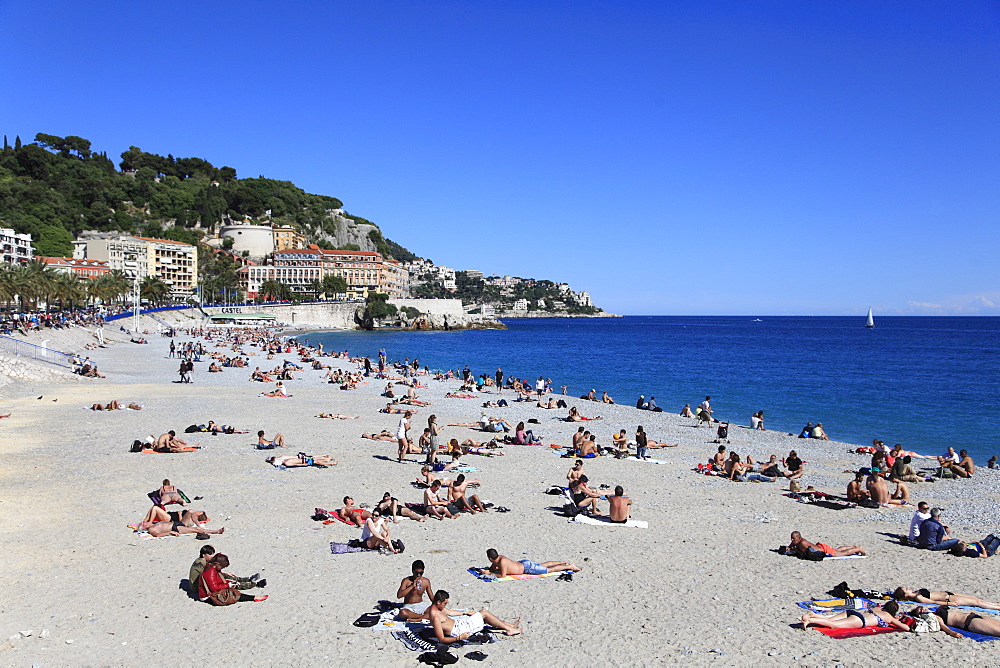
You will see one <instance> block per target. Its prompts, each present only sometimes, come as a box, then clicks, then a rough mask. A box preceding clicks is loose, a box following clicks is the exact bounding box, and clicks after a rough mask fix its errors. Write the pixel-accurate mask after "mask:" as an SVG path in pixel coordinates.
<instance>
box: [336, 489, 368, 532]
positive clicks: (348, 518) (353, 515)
mask: <svg viewBox="0 0 1000 668" xmlns="http://www.w3.org/2000/svg"><path fill="white" fill-rule="evenodd" d="M337 514H338V515H339V516H340V519H342V520H344V522H346V523H348V524H353V525H354V526H359V527H360V526H364V523H365V520H367V519H368V518H369V517H371V516H372V514H371V511H370V510H365V509H364V508H358V507H357V506H355V505H354V499H353V498H352V497H350V496H345V497H344V507H343V508H340V509H339V510H338V511H337Z"/></svg>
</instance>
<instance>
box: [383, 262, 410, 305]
mask: <svg viewBox="0 0 1000 668" xmlns="http://www.w3.org/2000/svg"><path fill="white" fill-rule="evenodd" d="M378 291H379V292H383V293H385V294H387V295H389V298H390V299H406V298H407V297H409V296H410V272H409V271H407V270H406V267H404V266H403V264H402V263H401V262H398V261H396V260H386V259H383V260H382V263H381V264H380V265H379V279H378Z"/></svg>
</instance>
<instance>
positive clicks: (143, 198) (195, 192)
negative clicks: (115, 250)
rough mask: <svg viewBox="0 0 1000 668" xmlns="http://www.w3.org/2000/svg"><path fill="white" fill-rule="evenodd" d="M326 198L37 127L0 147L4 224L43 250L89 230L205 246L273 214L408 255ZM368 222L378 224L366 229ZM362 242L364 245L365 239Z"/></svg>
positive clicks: (331, 240)
mask: <svg viewBox="0 0 1000 668" xmlns="http://www.w3.org/2000/svg"><path fill="white" fill-rule="evenodd" d="M342 209H343V202H341V201H340V200H339V199H337V198H336V197H330V196H328V195H315V194H311V193H307V192H305V191H304V190H302V189H301V188H299V187H297V186H296V185H295V184H294V183H292V182H291V181H279V180H276V179H269V178H264V177H262V176H261V177H257V178H246V179H241V178H238V176H237V173H236V170H235V169H233V168H232V167H227V166H223V167H216V166H215V165H213V164H212V163H210V162H209V161H207V160H205V159H203V158H194V157H192V158H175V157H174V156H172V155H167V156H162V155H157V154H155V153H147V152H145V151H143V150H142V149H140V148H138V147H136V146H131V147H129V149H128V150H126V151H124V152H122V153H121V155H120V161H119V162H118V165H117V166H116V165H115V163H114V162H113V161H112V160H111V159H110V158H109V157H108V155H107V153H106V152H97V151H95V150H93V149H92V147H91V142H90V141H89V140H87V139H84V138H82V137H75V136H69V137H57V136H55V135H46V134H38V135H36V136H35V141H34V142H33V143H25V144H22V142H21V139H20V137H18V138H17V139H15V141H14V145H13V146H11V145H10V144H9V143H8V140H7V137H6V135H5V136H4V143H3V150H2V152H0V225H2V226H4V227H10V228H13V229H14V230H15V231H16V232H21V233H27V234H31V236H32V238H33V239H34V240H35V250H36V253H37V254H38V255H54V256H64V255H70V254H71V253H72V241H73V238H74V235H76V234H78V233H79V232H81V231H83V230H101V231H121V232H124V233H134V234H141V235H143V236H150V237H162V238H166V239H173V240H175V241H183V242H186V243H192V244H194V243H197V242H198V241H199V240H200V239H201V238H202V237H203V236H205V235H206V234H208V233H211V232H213V231H214V230H215V229H216V228H217V227H218V226H219V225H221V224H223V223H225V222H229V221H242V220H252V221H253V220H264V219H270V220H272V221H273V222H275V223H281V224H288V225H293V226H295V227H297V228H299V229H300V230H301V231H302V232H303V233H304V234H305V235H306V236H307V238H308V239H309V241H310V242H311V243H316V244H318V245H319V246H321V247H324V248H337V247H338V245H337V244H338V241H341V240H342V239H343V238H344V229H345V227H351V228H354V230H355V231H356V230H359V229H360V230H362V231H365V230H367V232H366V233H365V234H363V235H362V238H361V239H358V238H357V234H355V235H354V236H352V237H351V241H352V245H354V246H362V245H363V246H364V250H377V251H379V252H380V253H382V254H383V255H387V256H390V257H394V258H396V259H398V260H401V261H406V260H408V259H411V258H414V257H415V256H414V255H413V253H410V252H409V251H408V250H406V249H405V248H403V247H402V246H399V245H398V244H395V243H393V242H392V241H390V240H388V239H385V238H384V237H383V236H382V233H381V231H380V230H379V228H378V226H377V225H376V224H375V223H373V222H371V221H369V220H366V219H364V218H361V217H360V216H353V215H351V214H349V213H347V212H345V211H343V210H342ZM368 226H370V227H368ZM358 241H361V242H363V243H357V242H358Z"/></svg>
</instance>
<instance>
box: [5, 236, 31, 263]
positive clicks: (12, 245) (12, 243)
mask: <svg viewBox="0 0 1000 668" xmlns="http://www.w3.org/2000/svg"><path fill="white" fill-rule="evenodd" d="M0 249H2V250H3V254H2V255H0V259H2V261H3V263H4V264H15V265H16V264H27V263H29V262H31V260H33V259H34V257H35V249H34V248H32V246H31V235H30V234H18V233H17V232H15V231H14V230H12V229H10V228H7V227H4V228H0Z"/></svg>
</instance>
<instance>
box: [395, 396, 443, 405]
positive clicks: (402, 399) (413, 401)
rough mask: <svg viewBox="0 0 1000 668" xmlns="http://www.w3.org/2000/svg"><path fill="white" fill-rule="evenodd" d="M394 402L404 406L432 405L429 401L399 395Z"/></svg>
mask: <svg viewBox="0 0 1000 668" xmlns="http://www.w3.org/2000/svg"><path fill="white" fill-rule="evenodd" d="M396 403H398V404H402V405H404V406H433V405H434V403H433V402H431V401H423V400H422V399H411V398H409V397H400V398H399V399H397V400H396Z"/></svg>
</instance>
